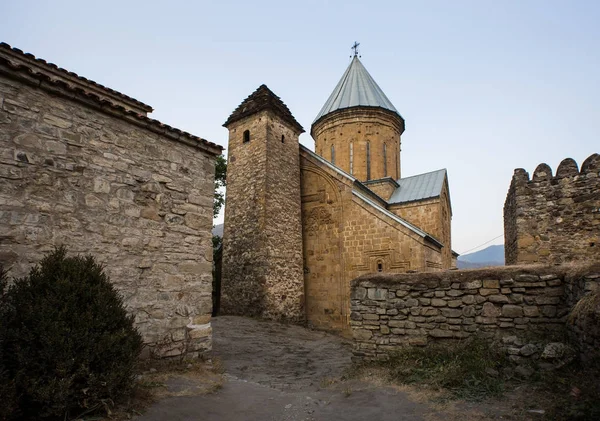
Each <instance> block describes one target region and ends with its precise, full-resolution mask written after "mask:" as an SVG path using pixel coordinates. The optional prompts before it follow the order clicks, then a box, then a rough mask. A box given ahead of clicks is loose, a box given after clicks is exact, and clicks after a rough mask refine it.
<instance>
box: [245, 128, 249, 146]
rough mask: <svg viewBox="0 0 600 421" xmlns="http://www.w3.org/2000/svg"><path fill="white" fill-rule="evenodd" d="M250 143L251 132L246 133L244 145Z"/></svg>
mask: <svg viewBox="0 0 600 421" xmlns="http://www.w3.org/2000/svg"><path fill="white" fill-rule="evenodd" d="M248 142H250V130H245V131H244V143H248Z"/></svg>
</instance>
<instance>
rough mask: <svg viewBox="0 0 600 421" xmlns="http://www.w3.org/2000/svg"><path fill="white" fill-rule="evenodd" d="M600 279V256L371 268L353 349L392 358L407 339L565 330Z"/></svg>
mask: <svg viewBox="0 0 600 421" xmlns="http://www.w3.org/2000/svg"><path fill="white" fill-rule="evenodd" d="M598 281H600V264H598V263H596V264H593V265H587V266H585V265H584V266H582V267H579V268H574V267H572V266H568V267H560V266H553V267H545V266H539V265H536V266H515V267H506V268H501V267H500V268H493V269H476V270H463V271H451V272H437V273H423V274H398V275H376V274H371V275H365V276H362V277H360V278H357V279H355V280H353V281H352V297H351V299H352V301H351V310H352V313H351V316H350V317H351V322H350V323H351V326H352V333H353V337H354V343H355V347H354V356H355V358H356V359H358V360H375V359H386V358H388V357H389V355H390V353H393V352H394V351H396V350H398V349H399V348H401V347H404V346H426V345H427V344H429V343H431V342H435V341H439V340H458V339H463V338H468V337H470V336H472V335H479V336H484V337H488V338H493V339H496V340H502V341H503V342H504V343H507V342H511V343H514V342H518V340H522V339H524V338H531V337H536V336H541V337H544V336H550V337H552V336H556V335H559V336H560V335H563V336H564V335H565V334H566V333H567V332H568V331H569V330H573V329H572V328H571V327H570V325H567V315H568V313H569V311H570V309H571V308H572V306H573V304H574V303H576V302H577V301H578V300H579V299H580V298H581V297H582V296H583V295H584V294H586V293H589V292H590V291H592V290H595V289H597V288H598ZM580 284H581V285H583V287H582V286H581V285H580ZM579 335H581V332H580V333H579ZM506 338H511V339H506ZM515 338H517V339H515ZM595 340H597V338H596V339H595Z"/></svg>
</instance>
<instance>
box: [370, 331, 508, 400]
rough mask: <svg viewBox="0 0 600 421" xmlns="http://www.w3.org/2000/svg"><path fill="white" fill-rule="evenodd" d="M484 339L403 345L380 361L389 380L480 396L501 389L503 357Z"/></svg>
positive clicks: (456, 395)
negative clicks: (386, 359) (422, 345)
mask: <svg viewBox="0 0 600 421" xmlns="http://www.w3.org/2000/svg"><path fill="white" fill-rule="evenodd" d="M496 349H497V348H495V347H491V346H490V345H489V344H488V343H487V342H486V341H485V340H483V339H480V338H473V339H470V340H465V341H461V342H458V343H443V344H442V343H440V344H432V345H429V346H427V347H424V348H416V347H406V348H404V349H402V350H400V351H398V352H396V353H395V354H393V355H392V356H391V357H390V359H389V360H388V361H385V362H381V363H379V364H381V365H382V366H383V367H384V368H385V369H386V372H387V373H388V375H389V377H390V380H392V381H393V382H397V383H400V384H414V383H419V384H426V385H428V386H430V387H432V388H434V389H444V390H447V391H448V392H450V394H451V396H452V397H454V398H459V399H468V400H481V399H483V398H486V397H490V396H498V395H500V394H501V393H502V391H503V385H504V383H503V381H502V379H501V378H500V369H501V367H502V365H503V364H504V362H505V357H504V355H503V354H502V353H500V352H499V351H496Z"/></svg>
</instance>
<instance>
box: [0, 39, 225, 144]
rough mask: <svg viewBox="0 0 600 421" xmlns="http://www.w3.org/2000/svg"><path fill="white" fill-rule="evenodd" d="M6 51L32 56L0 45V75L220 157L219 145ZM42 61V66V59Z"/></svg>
mask: <svg viewBox="0 0 600 421" xmlns="http://www.w3.org/2000/svg"><path fill="white" fill-rule="evenodd" d="M6 52H10V53H11V54H12V55H15V54H21V55H24V56H28V57H29V56H30V57H34V56H33V55H30V54H25V53H23V52H22V51H21V50H18V49H16V48H10V46H9V45H8V44H4V43H2V44H0V75H6V76H8V77H10V78H14V79H17V80H21V81H23V82H25V83H28V84H30V85H33V86H35V87H37V88H39V89H42V90H45V91H47V92H50V93H52V94H54V95H61V96H65V97H66V98H69V99H70V100H72V101H78V102H80V103H83V104H86V105H87V106H91V107H94V108H96V109H98V110H101V111H103V112H105V113H107V114H109V115H111V116H114V117H116V118H120V119H122V120H124V121H127V122H129V123H132V124H135V125H137V126H139V127H142V128H145V129H148V130H150V131H152V132H154V133H158V134H160V135H164V136H166V137H168V138H170V139H172V140H174V141H177V142H181V143H185V144H188V145H190V146H193V147H196V148H199V149H202V150H204V151H206V152H208V153H209V154H212V155H220V154H221V153H222V152H223V147H222V146H220V145H217V144H215V143H212V142H209V141H208V140H206V139H202V138H200V137H198V136H194V135H193V134H190V133H188V132H184V131H182V130H179V129H176V128H175V127H171V126H169V125H167V124H163V123H161V122H160V121H158V120H154V119H152V118H150V117H147V116H146V114H145V113H139V112H137V111H135V110H132V109H131V108H126V107H125V106H123V105H121V104H120V103H114V102H112V101H111V99H112V98H109V97H107V96H105V95H101V96H100V95H99V94H98V91H97V89H93V90H92V89H88V88H89V87H90V86H92V85H90V84H84V83H77V84H75V83H73V80H72V79H71V80H67V79H66V78H55V77H53V76H52V75H50V74H49V72H47V71H45V70H46V69H43V70H40V68H41V67H40V66H41V65H39V64H38V65H36V66H31V63H30V60H29V61H28V60H19V61H18V62H15V61H14V60H13V59H12V57H7V54H6ZM32 60H33V59H32ZM35 60H38V59H35ZM42 62H43V63H46V62H45V61H43V60H42ZM48 66H50V67H51V68H53V66H54V67H56V66H55V65H53V64H52V65H51V64H48ZM57 69H58V67H57ZM60 72H66V73H67V74H70V72H68V71H67V70H64V69H60ZM73 75H74V76H73V78H75V77H77V78H79V79H81V80H82V81H87V79H85V78H82V77H80V76H77V75H75V74H74V73H73ZM88 82H90V81H88ZM96 85H97V84H96ZM96 87H100V88H101V89H104V90H107V92H109V93H110V92H112V93H113V94H114V95H113V98H114V97H120V96H123V97H124V98H126V99H128V101H129V100H131V101H136V100H134V99H133V98H129V97H127V96H126V95H123V94H120V93H118V92H116V91H112V90H111V89H110V88H106V87H104V86H101V85H97V86H96ZM138 102H139V101H138ZM140 104H142V103H140ZM142 105H143V104H142ZM150 110H151V108H150Z"/></svg>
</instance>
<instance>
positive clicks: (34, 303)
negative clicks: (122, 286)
mask: <svg viewBox="0 0 600 421" xmlns="http://www.w3.org/2000/svg"><path fill="white" fill-rule="evenodd" d="M66 254H67V253H66V249H65V248H64V247H60V248H58V249H56V250H55V251H54V252H52V253H50V254H49V255H47V256H46V257H45V258H44V259H43V260H42V261H41V263H40V265H39V266H36V267H34V268H33V269H31V271H30V272H29V275H28V276H27V277H25V278H22V279H16V280H15V282H14V284H13V285H10V286H9V287H8V290H7V291H6V292H5V293H4V294H3V295H2V296H0V311H1V312H2V314H1V315H2V321H3V322H2V328H1V329H0V330H1V333H0V354H1V355H2V361H3V365H4V370H5V378H7V379H10V380H12V381H13V382H14V388H13V391H14V395H13V396H14V397H15V398H16V404H17V407H18V409H17V410H18V411H19V412H20V413H19V414H13V417H15V416H19V417H21V418H25V419H27V418H33V417H35V418H37V419H39V418H60V419H70V418H72V417H73V416H77V415H81V414H82V413H89V412H93V411H95V410H99V409H102V408H105V407H107V406H109V405H111V404H112V403H113V402H115V401H116V400H118V398H120V397H123V396H126V395H127V394H128V392H130V391H131V388H132V386H133V381H134V375H135V364H136V361H137V357H138V355H139V353H140V351H141V348H142V339H141V337H140V334H139V333H138V332H137V330H136V329H135V328H134V327H133V317H132V316H128V315H127V313H126V311H125V309H124V307H123V302H122V299H121V298H120V296H119V295H118V293H117V292H116V290H115V289H114V288H113V286H112V285H111V283H110V281H109V279H108V277H107V276H106V275H105V274H104V271H103V268H102V266H100V265H99V264H98V263H96V262H95V260H94V258H92V257H91V256H87V257H81V256H77V257H67V256H66Z"/></svg>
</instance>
